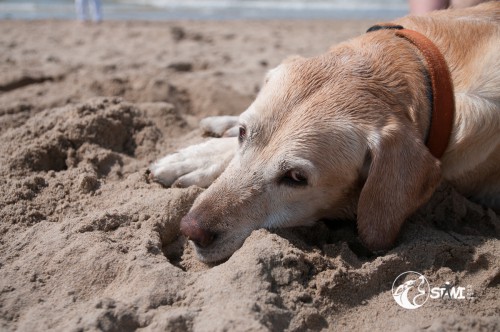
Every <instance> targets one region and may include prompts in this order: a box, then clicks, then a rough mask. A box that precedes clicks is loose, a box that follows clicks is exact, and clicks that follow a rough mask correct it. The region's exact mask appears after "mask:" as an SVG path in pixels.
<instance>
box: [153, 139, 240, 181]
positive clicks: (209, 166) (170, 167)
mask: <svg viewBox="0 0 500 332" xmlns="http://www.w3.org/2000/svg"><path fill="white" fill-rule="evenodd" d="M237 149H238V139H237V138H236V137H224V138H212V139H209V140H208V141H206V142H203V143H201V144H197V145H192V146H189V147H187V148H184V149H182V150H180V151H179V152H176V153H174V154H171V155H168V156H166V157H164V158H162V159H160V160H158V161H156V162H155V163H153V164H152V165H151V166H150V167H149V171H150V178H151V179H152V180H154V181H157V182H160V183H161V184H163V185H165V186H172V187H181V188H184V187H189V186H192V185H197V186H200V187H205V188H206V187H208V186H210V184H212V182H213V181H215V179H217V178H218V177H219V175H220V174H221V173H222V172H223V171H224V169H226V166H227V165H228V164H229V162H230V161H231V159H233V157H234V154H235V153H236V150H237Z"/></svg>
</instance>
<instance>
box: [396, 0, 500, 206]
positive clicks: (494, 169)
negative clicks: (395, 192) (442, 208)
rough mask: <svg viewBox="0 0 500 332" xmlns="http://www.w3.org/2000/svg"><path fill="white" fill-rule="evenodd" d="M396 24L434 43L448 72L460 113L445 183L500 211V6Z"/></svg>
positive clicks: (445, 165) (446, 160) (447, 157)
mask: <svg viewBox="0 0 500 332" xmlns="http://www.w3.org/2000/svg"><path fill="white" fill-rule="evenodd" d="M397 23H398V24H401V25H403V26H404V27H405V28H409V29H413V30H417V31H419V32H421V33H423V34H424V35H426V36H427V37H428V38H429V39H431V40H432V41H433V42H434V43H435V44H436V45H437V46H438V48H439V49H440V50H441V52H442V53H443V55H444V56H445V58H446V61H447V63H448V65H449V67H450V71H451V75H452V80H453V85H454V90H455V103H456V114H455V121H454V131H453V133H452V137H451V141H450V145H449V148H448V150H447V152H446V154H445V155H444V157H443V158H442V165H443V168H442V170H443V176H444V178H445V179H447V180H448V181H450V182H451V183H453V185H454V186H455V187H456V188H457V189H459V190H460V191H462V192H464V193H467V194H469V195H472V198H474V199H476V200H477V201H480V202H482V203H485V204H487V205H489V206H493V207H494V208H495V209H496V210H500V193H499V192H498V188H500V2H498V1H493V2H488V3H484V4H482V5H479V6H476V7H473V8H468V9H463V10H453V11H438V12H436V13H434V14H432V15H429V16H408V17H405V18H403V19H401V20H398V21H397ZM471 137H474V139H470V138H471ZM495 201H496V202H495Z"/></svg>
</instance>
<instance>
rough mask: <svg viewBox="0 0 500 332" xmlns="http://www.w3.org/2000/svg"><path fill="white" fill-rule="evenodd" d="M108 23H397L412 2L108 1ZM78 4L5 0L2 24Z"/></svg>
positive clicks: (66, 14)
mask: <svg viewBox="0 0 500 332" xmlns="http://www.w3.org/2000/svg"><path fill="white" fill-rule="evenodd" d="M102 11H103V17H104V19H106V20H108V19H109V20H179V19H194V20H201V19H202V20H238V19H392V18H396V17H399V16H403V15H405V14H406V13H408V1H407V0H313V1H307V0H186V1H184V0H104V1H102ZM74 17H75V5H74V1H73V0H0V19H72V18H74Z"/></svg>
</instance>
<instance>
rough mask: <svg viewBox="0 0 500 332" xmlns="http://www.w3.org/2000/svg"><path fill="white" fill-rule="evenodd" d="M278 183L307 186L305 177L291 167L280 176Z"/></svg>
mask: <svg viewBox="0 0 500 332" xmlns="http://www.w3.org/2000/svg"><path fill="white" fill-rule="evenodd" d="M280 183H281V184H284V185H287V186H307V178H306V177H305V175H304V174H302V173H301V172H300V171H298V170H296V169H291V170H289V171H287V172H286V173H285V174H284V175H283V176H282V177H281V179H280Z"/></svg>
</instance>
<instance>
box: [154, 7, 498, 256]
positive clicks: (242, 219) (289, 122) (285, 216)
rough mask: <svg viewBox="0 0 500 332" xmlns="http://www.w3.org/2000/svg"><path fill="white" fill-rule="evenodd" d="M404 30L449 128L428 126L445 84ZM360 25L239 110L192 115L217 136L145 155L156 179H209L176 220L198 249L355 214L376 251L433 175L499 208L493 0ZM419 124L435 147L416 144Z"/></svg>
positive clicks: (293, 66) (216, 249) (277, 74)
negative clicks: (364, 28) (438, 61)
mask: <svg viewBox="0 0 500 332" xmlns="http://www.w3.org/2000/svg"><path fill="white" fill-rule="evenodd" d="M402 27H404V29H406V30H411V31H414V32H418V33H419V34H421V35H424V36H425V37H426V38H427V39H428V40H429V41H430V42H431V44H432V45H434V46H435V48H436V49H437V50H438V53H439V52H440V54H442V57H444V61H445V66H446V65H447V67H448V68H449V72H447V73H448V76H449V77H450V80H451V81H450V82H449V83H450V84H451V90H449V91H451V92H450V93H449V94H450V96H449V98H451V102H450V105H451V107H454V115H453V114H452V115H451V117H450V116H449V115H448V117H449V120H448V122H449V127H450V128H449V129H448V130H444V129H443V131H447V133H444V134H443V133H440V128H439V127H437V129H436V128H433V129H432V128H431V126H434V127H436V126H437V125H435V124H433V121H434V116H435V115H436V114H437V115H439V112H442V110H440V109H439V107H437V108H438V109H434V106H435V104H434V103H435V100H437V99H439V98H442V96H443V95H444V94H446V93H444V92H442V91H441V90H439V89H434V85H433V84H434V79H435V78H437V79H441V78H442V77H444V76H446V75H444V74H439V73H438V74H434V76H437V77H430V76H432V73H430V70H431V69H429V68H430V65H431V63H430V62H431V61H430V60H429V59H428V58H426V55H425V54H424V53H426V52H428V51H427V50H425V49H424V50H422V49H419V48H418V47H417V46H416V45H415V44H414V43H412V42H410V41H409V40H407V39H406V38H402V37H400V36H398V35H397V31H398V30H397V29H401V28H402ZM372 30H375V31H371V32H367V33H366V34H363V35H361V36H359V37H357V38H354V39H351V40H349V41H346V42H343V43H340V44H338V45H336V46H334V47H332V48H331V49H330V50H329V51H328V52H327V53H325V54H322V55H319V56H315V57H312V58H303V57H300V56H292V57H290V58H288V59H286V60H285V61H283V63H282V64H280V65H279V66H278V67H276V68H275V69H272V70H270V71H269V72H268V74H267V75H266V77H265V82H264V84H263V87H262V89H261V90H260V92H259V93H258V95H257V97H256V99H255V101H254V102H253V103H252V104H251V105H250V106H249V108H248V109H247V110H246V111H245V112H243V113H242V114H241V115H240V116H239V118H238V117H223V118H219V117H212V118H207V119H205V120H203V121H202V122H201V125H202V127H204V128H205V130H207V131H211V132H215V133H217V134H219V135H221V136H224V137H222V138H213V139H210V140H208V141H206V142H204V143H202V144H199V145H195V146H191V147H188V148H185V149H183V150H180V151H179V152H177V153H175V154H172V155H169V156H166V157H165V158H163V159H160V160H159V161H157V162H155V163H154V164H152V165H151V166H150V172H151V177H152V178H153V179H155V180H156V181H158V182H161V183H163V184H164V185H166V186H177V187H187V186H191V185H198V186H202V187H208V189H207V190H205V191H204V192H203V193H202V194H201V195H200V196H199V197H198V198H197V199H196V200H195V202H194V204H193V206H192V208H191V210H190V211H189V213H188V214H187V215H186V216H185V217H184V218H183V219H182V221H181V224H180V231H181V233H182V234H184V235H185V236H186V237H188V238H189V239H190V240H192V242H193V243H194V245H195V248H196V252H197V255H198V257H199V259H200V260H202V261H205V262H213V261H219V260H222V259H224V258H227V257H229V256H230V255H231V254H232V253H233V252H234V251H236V250H237V249H238V248H239V247H240V246H241V245H242V244H243V242H244V240H245V238H246V237H247V236H248V235H249V234H250V233H251V232H252V231H253V230H255V229H258V228H277V227H293V226H308V225H312V224H314V222H315V221H317V220H320V219H330V220H331V219H337V218H342V219H345V218H349V219H353V220H357V228H358V233H359V237H360V239H361V241H362V242H363V243H364V245H365V246H366V247H367V248H368V249H370V250H372V251H374V252H378V251H383V250H388V249H390V248H391V247H393V246H394V244H395V242H396V240H397V237H398V233H399V231H400V229H401V226H402V224H403V223H404V221H405V219H407V217H409V216H410V215H411V214H412V213H414V212H415V211H416V210H417V209H418V208H419V207H420V206H422V205H423V204H425V203H426V202H427V201H428V200H429V199H430V197H431V195H432V194H433V192H434V191H435V189H436V188H437V186H438V184H439V183H440V181H442V180H443V179H444V180H445V181H448V182H449V183H451V184H452V185H453V186H454V187H455V188H456V189H457V190H458V191H459V192H460V193H462V194H463V195H465V196H467V197H468V198H470V199H471V200H473V201H476V202H478V203H480V204H483V205H486V206H488V207H491V208H492V209H493V210H494V211H496V212H497V213H498V212H499V211H500V42H499V41H500V3H498V2H490V3H484V4H481V5H479V6H476V7H473V8H468V9H459V10H458V9H457V10H443V11H437V12H434V13H431V14H429V15H427V16H407V17H404V18H402V19H399V20H396V21H395V22H393V25H390V26H378V27H377V28H376V29H372ZM447 70H448V69H447ZM450 105H449V106H450ZM445 122H446V121H445ZM444 127H446V126H444ZM431 130H434V131H436V132H437V134H436V135H437V136H438V137H437V139H436V140H437V141H438V142H437V143H438V145H439V144H440V145H441V148H442V151H441V152H440V153H434V154H433V152H432V151H431V150H430V149H429V147H428V146H426V141H427V140H428V139H429V132H430V131H431ZM443 141H444V143H443ZM212 182H213V183H212Z"/></svg>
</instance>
